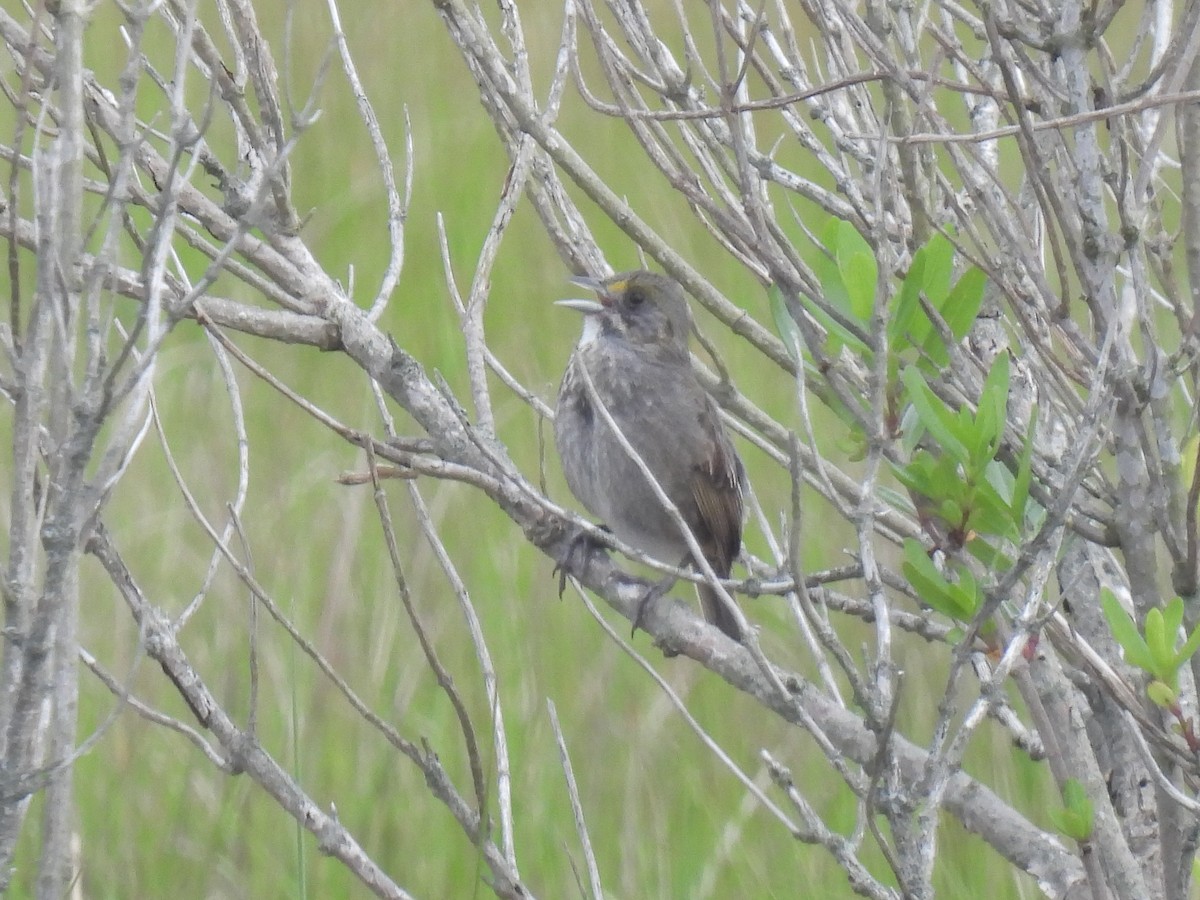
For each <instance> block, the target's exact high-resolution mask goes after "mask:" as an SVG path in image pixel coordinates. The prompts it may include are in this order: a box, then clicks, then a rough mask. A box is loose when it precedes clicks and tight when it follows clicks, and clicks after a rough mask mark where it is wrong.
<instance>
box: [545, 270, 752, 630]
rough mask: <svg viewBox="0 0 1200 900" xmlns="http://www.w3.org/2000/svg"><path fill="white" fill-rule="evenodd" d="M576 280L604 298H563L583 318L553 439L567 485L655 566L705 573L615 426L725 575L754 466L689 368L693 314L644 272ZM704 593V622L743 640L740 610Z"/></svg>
mask: <svg viewBox="0 0 1200 900" xmlns="http://www.w3.org/2000/svg"><path fill="white" fill-rule="evenodd" d="M571 280H572V282H573V283H574V284H577V285H579V286H581V287H585V288H587V289H589V290H592V291H595V293H596V299H595V300H559V301H557V305H559V306H563V307H566V308H568V309H573V310H576V311H577V312H580V313H582V314H583V317H584V319H583V332H582V334H581V335H580V338H579V342H578V344H577V345H576V347H575V349H574V351H573V352H572V354H571V357H570V359H569V361H568V362H567V367H566V371H565V373H564V375H563V379H562V384H561V386H560V388H559V391H558V400H557V403H556V405H555V415H554V441H555V445H556V447H557V449H558V454H559V458H560V459H561V461H562V468H563V474H564V476H565V477H566V481H567V486H568V487H569V488H570V489H571V493H572V494H574V495H575V498H576V499H577V500H579V502H580V503H582V504H583V505H584V507H586V508H587V510H588V512H590V513H591V514H592V515H594V516H596V517H597V518H599V519H600V520H601V521H602V522H603V523H604V524H605V526H606V527H607V528H608V529H609V530H610V531H611V532H612V533H613V534H614V535H615V536H616V537H617V538H618V539H619V540H621V541H622V542H624V543H626V544H628V545H630V546H631V547H634V548H635V549H638V550H640V551H642V552H643V553H645V554H647V555H648V556H650V557H652V558H654V559H656V560H658V561H659V562H663V563H666V564H668V565H673V566H676V567H684V566H691V567H693V568H698V567H696V565H695V563H696V561H695V559H694V558H693V555H692V553H691V551H690V550H689V548H688V542H687V540H686V538H685V537H684V535H683V533H682V531H681V529H680V528H679V526H678V523H677V522H676V520H675V519H674V518H673V517H672V516H671V515H670V513H669V511H668V509H667V507H666V506H664V505H663V504H662V503H661V502H660V501H659V499H658V497H657V496H656V494H655V492H654V490H653V488H652V487H651V485H650V483H649V482H648V481H647V479H646V476H645V474H644V472H643V471H642V468H641V466H639V465H638V463H637V461H636V460H635V459H634V458H633V457H632V456H631V454H630V453H629V452H628V451H627V450H626V449H625V448H624V447H623V446H622V444H621V441H620V439H619V438H618V437H617V435H616V434H615V433H614V429H613V427H612V424H615V425H616V426H617V428H619V429H620V432H621V434H623V435H624V437H625V438H626V440H627V441H628V443H629V444H630V445H631V447H632V448H633V450H635V451H636V453H637V455H638V456H639V457H640V458H641V460H642V462H644V463H645V467H646V469H648V470H649V472H650V473H651V474H652V475H653V476H654V479H655V481H657V482H658V484H659V485H660V486H661V487H662V490H663V492H664V493H665V494H666V496H667V497H668V498H669V499H670V501H671V503H672V504H673V505H674V506H675V508H676V509H677V510H678V511H679V513H680V515H681V516H682V519H683V521H684V523H686V524H687V527H688V528H689V529H690V530H691V533H692V535H693V536H694V537H695V540H696V543H697V544H698V545H699V548H700V550H701V551H702V552H703V556H704V558H705V559H706V560H707V561H708V563H709V565H710V566H711V567H712V569H713V571H714V572H715V574H716V575H718V576H719V577H721V578H726V577H728V576H729V572H730V568H731V567H732V565H733V561H734V560H735V559H736V558H737V556H738V554H739V552H740V550H741V542H742V512H743V492H744V488H745V484H746V473H745V467H744V466H743V465H742V461H741V459H740V457H739V456H738V454H737V451H736V450H735V449H734V446H733V443H732V441H731V440H730V438H729V435H728V433H727V432H726V430H725V428H724V426H723V425H722V424H721V419H720V415H719V413H718V411H717V405H716V403H715V402H714V400H713V398H712V397H711V396H710V395H709V393H708V392H707V391H706V390H705V389H704V386H703V385H702V384H701V383H700V380H699V378H697V377H696V374H695V372H694V371H693V370H692V365H691V354H690V353H689V350H688V338H689V335H690V333H691V330H692V314H691V310H690V309H689V307H688V301H687V297H686V296H685V295H684V292H683V288H682V287H681V286H680V285H679V283H678V282H676V281H675V280H673V279H671V278H669V277H667V276H665V275H660V274H658V273H656V272H650V271H646V270H637V271H631V272H623V273H621V274H618V275H613V276H611V277H609V278H604V279H594V278H586V277H581V278H573V279H571ZM584 372H586V373H587V376H588V377H589V378H590V381H591V384H592V387H593V388H594V391H593V390H589V389H588V385H587V381H586V380H585V376H584ZM597 401H598V402H599V403H600V404H602V405H603V407H604V409H605V410H607V412H608V416H609V417H611V420H612V424H610V423H609V421H608V417H606V416H605V415H604V414H603V412H602V411H600V410H598V409H597V408H596V402H597ZM673 581H674V579H669V580H668V581H666V583H665V584H663V585H662V586H661V587H662V590H661V591H658V590H657V589H652V590H651V591H650V592H649V593H648V594H647V596H646V597H645V598H644V599H643V602H642V604H641V606H640V607H639V610H638V613H637V616H636V617H635V620H634V628H635V629H636V628H637V625H638V624H639V623H640V620H641V617H642V612H643V610H644V608H645V606H646V603H647V602H648V601H649V600H650V599H652V598H653V597H655V596H658V594H660V593H663V592H665V591H666V590H667V589H669V588H670V585H671V583H673ZM697 590H698V593H699V595H700V603H701V607H702V608H703V610H704V616H705V618H706V619H707V620H708V621H709V622H711V623H712V624H714V625H716V626H717V627H718V628H719V629H720V630H721V631H723V632H724V633H725V634H726V635H728V636H729V637H730V638H732V639H733V640H735V641H738V642H741V641H742V638H743V633H742V628H741V626H740V624H739V622H738V618H737V616H736V615H735V614H734V613H733V612H732V610H730V609H729V608H728V607H727V606H726V604H725V603H724V602H723V601H722V599H721V598H720V597H719V596H718V595H717V593H716V592H715V591H714V590H713V589H712V587H711V586H710V585H707V584H701V585H698V586H697Z"/></svg>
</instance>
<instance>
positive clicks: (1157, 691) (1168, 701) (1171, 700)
mask: <svg viewBox="0 0 1200 900" xmlns="http://www.w3.org/2000/svg"><path fill="white" fill-rule="evenodd" d="M1146 696H1147V697H1149V698H1150V702H1151V703H1153V704H1154V705H1155V706H1158V707H1160V708H1162V709H1170V708H1171V707H1172V706H1174V705H1175V703H1176V701H1177V700H1178V699H1179V695H1178V694H1177V693H1175V690H1174V689H1173V688H1172V687H1171V686H1170V685H1169V684H1167V683H1166V682H1164V681H1159V680H1158V679H1157V678H1155V679H1154V680H1153V681H1151V682H1150V683H1149V684H1148V685H1146Z"/></svg>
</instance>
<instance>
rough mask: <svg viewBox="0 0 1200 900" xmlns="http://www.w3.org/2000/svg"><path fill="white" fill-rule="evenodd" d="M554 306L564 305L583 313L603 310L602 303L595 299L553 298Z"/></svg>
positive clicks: (593, 313)
mask: <svg viewBox="0 0 1200 900" xmlns="http://www.w3.org/2000/svg"><path fill="white" fill-rule="evenodd" d="M554 305H555V306H564V307H566V308H567V309H573V310H575V311H576V312H581V313H583V314H584V315H595V314H597V313H602V312H604V305H603V304H602V303H597V302H596V301H595V300H555V301H554Z"/></svg>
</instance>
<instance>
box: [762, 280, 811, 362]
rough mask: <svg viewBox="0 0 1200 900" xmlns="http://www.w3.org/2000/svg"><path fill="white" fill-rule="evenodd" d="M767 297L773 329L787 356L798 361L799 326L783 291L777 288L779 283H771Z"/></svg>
mask: <svg viewBox="0 0 1200 900" xmlns="http://www.w3.org/2000/svg"><path fill="white" fill-rule="evenodd" d="M767 299H768V300H769V301H770V304H771V317H772V318H773V319H774V320H775V330H776V331H777V332H779V338H780V340H782V341H783V346H784V347H785V348H786V349H787V352H788V356H790V357H791V358H792V360H793V361H795V362H799V361H800V350H801V348H802V347H803V346H804V339H803V338H802V337H801V336H800V326H799V325H797V324H796V320H795V319H793V318H792V314H791V312H790V311H789V310H788V308H787V302H786V301H785V300H784V299H783V291H781V290H780V289H779V285H777V284H773V285H771V287H770V288H769V289H768V290H767Z"/></svg>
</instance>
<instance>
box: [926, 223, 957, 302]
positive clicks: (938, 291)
mask: <svg viewBox="0 0 1200 900" xmlns="http://www.w3.org/2000/svg"><path fill="white" fill-rule="evenodd" d="M918 252H919V253H921V254H922V255H923V256H924V257H925V265H924V267H923V268H924V279H923V282H922V285H921V288H922V290H924V291H925V297H926V298H927V299H928V300H929V302H930V303H931V304H932V305H933V308H934V309H937V310H941V309H942V307H944V306H945V305H946V300H947V297H948V294H949V289H950V275H951V274H952V273H953V272H954V245H953V244H952V243H950V241H949V239H948V238H947V237H946V236H945V235H944V234H935V235H934V236H933V237H931V238H930V239H929V240H928V241H927V242H926V243H925V246H924V247H922V248H921V250H920V251H918Z"/></svg>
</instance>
